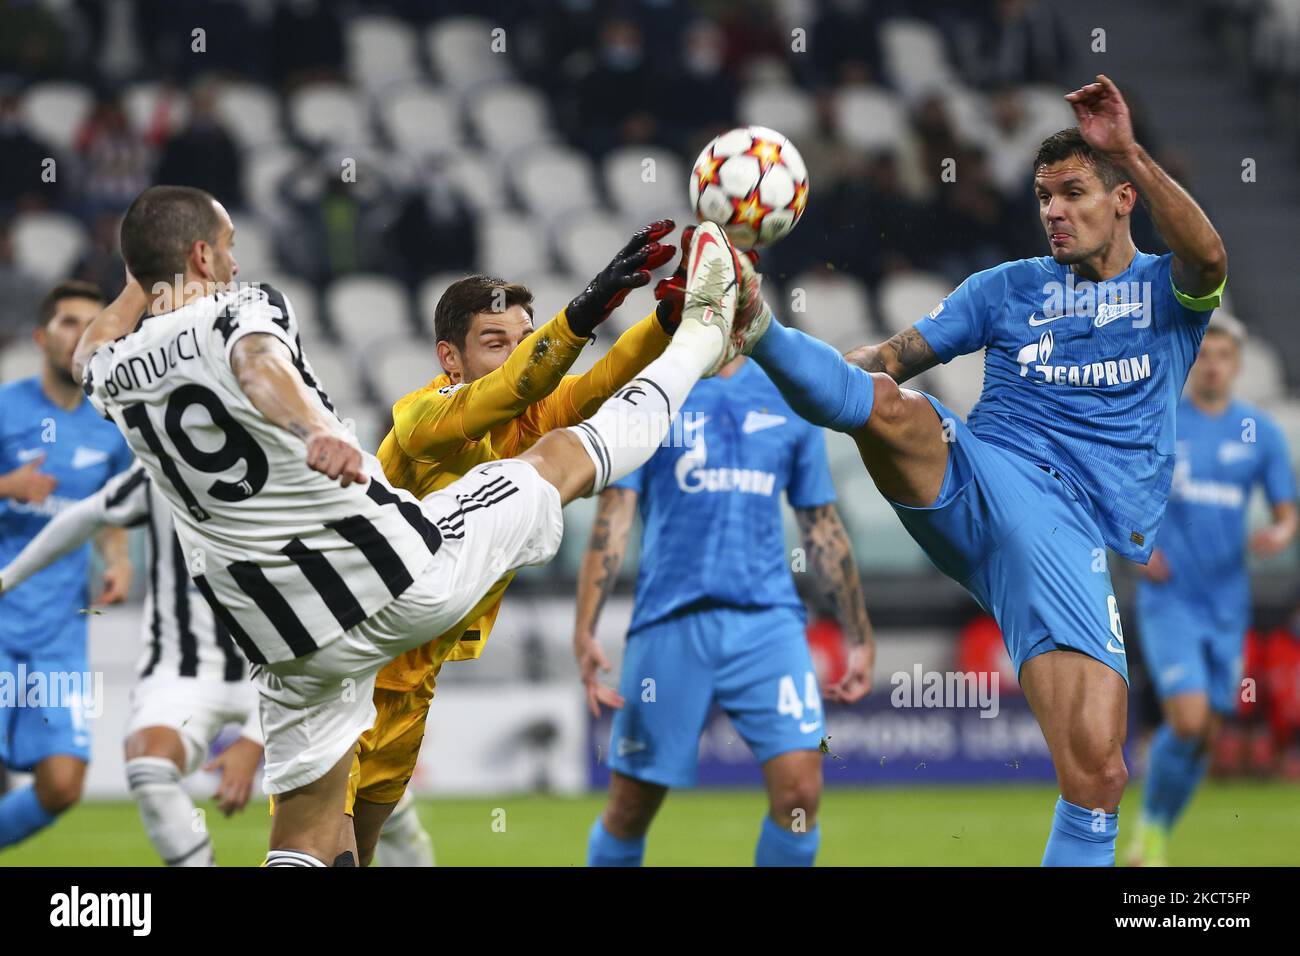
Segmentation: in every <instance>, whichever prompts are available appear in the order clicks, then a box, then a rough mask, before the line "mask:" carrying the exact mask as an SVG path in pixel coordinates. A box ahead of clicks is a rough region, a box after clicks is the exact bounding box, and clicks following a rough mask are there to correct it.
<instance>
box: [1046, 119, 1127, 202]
mask: <svg viewBox="0 0 1300 956" xmlns="http://www.w3.org/2000/svg"><path fill="white" fill-rule="evenodd" d="M1076 156H1077V157H1078V158H1079V159H1082V160H1083V161H1084V162H1085V163H1087V164H1088V165H1089V166H1091V167H1092V168H1093V171H1094V172H1095V173H1096V174H1097V178H1098V179H1100V180H1101V183H1102V185H1103V186H1105V187H1106V188H1107V189H1114V188H1115V187H1116V186H1118V185H1119V184H1120V183H1126V182H1130V179H1129V176H1128V174H1127V173H1126V172H1124V169H1123V167H1121V166H1120V165H1119V164H1118V163H1116V162H1115V161H1114V160H1112V159H1111V158H1110V157H1109V156H1107V155H1106V154H1105V153H1102V152H1100V151H1098V150H1095V149H1093V148H1092V146H1090V145H1089V144H1088V141H1087V140H1086V139H1084V138H1083V134H1082V133H1080V132H1079V127H1077V126H1071V127H1070V128H1069V129H1063V130H1061V131H1060V132H1059V133H1053V134H1052V135H1051V136H1049V137H1047V139H1045V140H1043V141H1042V142H1041V143H1040V144H1039V145H1038V152H1037V153H1036V154H1035V155H1034V172H1037V171H1038V170H1039V169H1041V168H1042V167H1043V166H1047V165H1050V164H1052V163H1059V162H1060V161H1061V160H1063V159H1072V158H1074V157H1076Z"/></svg>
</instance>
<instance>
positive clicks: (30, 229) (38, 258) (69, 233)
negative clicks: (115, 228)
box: [12, 212, 86, 282]
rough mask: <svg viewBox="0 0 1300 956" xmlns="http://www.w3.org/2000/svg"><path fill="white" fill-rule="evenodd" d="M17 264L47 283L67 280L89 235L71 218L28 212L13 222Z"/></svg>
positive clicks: (60, 214)
mask: <svg viewBox="0 0 1300 956" xmlns="http://www.w3.org/2000/svg"><path fill="white" fill-rule="evenodd" d="M12 238H13V246H14V263H15V264H16V265H17V266H18V268H20V269H21V270H22V271H24V272H27V273H30V274H31V275H33V276H36V277H37V278H38V279H41V280H43V281H45V282H57V281H59V280H60V279H65V278H67V276H68V274H69V273H70V272H71V271H72V267H73V266H75V265H76V264H77V260H78V259H79V258H80V257H81V253H82V250H83V249H85V247H86V234H85V231H84V230H83V229H82V227H81V223H79V222H78V221H77V220H76V219H74V218H73V217H72V216H69V215H67V214H65V213H61V212H29V213H23V214H22V215H20V216H17V217H15V219H14V220H13V233H12Z"/></svg>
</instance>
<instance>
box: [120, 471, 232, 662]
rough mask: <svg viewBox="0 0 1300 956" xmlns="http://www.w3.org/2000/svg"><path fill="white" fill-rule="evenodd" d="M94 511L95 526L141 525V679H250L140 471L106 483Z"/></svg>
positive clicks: (163, 505)
mask: <svg viewBox="0 0 1300 956" xmlns="http://www.w3.org/2000/svg"><path fill="white" fill-rule="evenodd" d="M95 508H96V519H97V521H96V523H97V524H108V525H115V526H117V527H121V528H131V527H136V526H138V525H143V526H144V527H145V529H146V533H147V536H148V539H149V567H148V574H147V578H146V581H147V583H148V588H147V590H146V592H145V598H144V619H143V623H142V627H141V630H142V631H143V637H144V648H143V650H142V651H141V654H140V665H139V666H140V677H141V678H146V677H153V676H154V675H169V676H172V677H199V678H203V679H206V680H226V681H240V680H244V679H245V678H246V677H247V675H248V664H247V662H246V661H245V660H244V655H242V654H240V653H239V651H238V649H236V647H235V642H234V641H233V640H232V639H231V637H230V631H229V630H228V629H227V628H226V626H225V625H224V624H222V623H220V622H219V621H217V620H216V618H215V617H213V614H212V609H211V608H210V607H208V603H207V601H205V600H204V599H203V596H202V595H201V594H200V593H199V590H198V588H196V587H195V586H194V582H193V581H191V580H190V575H189V562H190V556H189V555H187V554H186V553H185V549H184V547H183V546H182V545H181V542H180V539H179V538H178V537H176V529H175V526H174V525H173V524H172V514H171V505H170V504H168V503H167V499H166V498H164V497H163V496H162V493H161V492H160V491H158V489H157V488H156V487H155V486H154V483H153V482H152V481H150V480H149V473H148V472H146V471H145V469H144V466H143V465H136V466H135V467H134V468H130V469H128V470H126V471H124V472H122V474H120V475H118V476H117V477H116V478H113V479H112V480H111V481H109V483H108V484H106V485H105V486H104V487H103V488H102V489H100V491H99V493H98V494H96V495H95Z"/></svg>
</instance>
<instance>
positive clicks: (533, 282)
mask: <svg viewBox="0 0 1300 956" xmlns="http://www.w3.org/2000/svg"><path fill="white" fill-rule="evenodd" d="M590 280H591V277H590V276H588V277H587V278H586V279H579V278H578V277H577V276H573V275H565V274H564V273H562V272H541V273H536V274H534V275H528V276H519V277H517V278H516V281H519V282H522V283H523V284H524V285H526V286H528V288H529V290H530V291H531V292H532V293H533V327H534V328H536V327H538V326H541V325H543V324H544V323H546V322H549V321H550V320H551V319H552V318H554V317H555V316H556V315H557V314H558V313H559V311H560V310H561V309H563V308H564V307H565V306H566V305H568V304H569V300H570V299H572V298H573V297H574V296H575V295H577V294H578V293H579V292H580V291H582V289H583V287H584V286H586V284H587V283H588V282H589V281H590Z"/></svg>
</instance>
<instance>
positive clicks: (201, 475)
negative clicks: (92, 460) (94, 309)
mask: <svg viewBox="0 0 1300 956" xmlns="http://www.w3.org/2000/svg"><path fill="white" fill-rule="evenodd" d="M251 334H263V335H270V336H273V337H274V338H276V339H278V340H279V341H280V342H282V343H283V344H284V345H285V346H286V347H287V348H288V350H289V354H290V355H291V356H292V360H293V362H294V364H295V366H296V367H297V369H298V373H299V374H300V375H301V376H302V380H303V382H304V383H305V384H306V385H307V387H308V389H309V390H310V391H311V393H312V395H313V399H314V400H315V401H316V402H318V403H319V406H320V407H321V408H322V409H323V410H325V411H328V412H329V413H331V418H332V420H333V421H336V422H338V419H337V416H334V415H333V411H334V410H333V406H332V405H331V404H330V402H329V398H328V397H327V395H326V393H325V391H324V389H323V388H322V387H321V385H320V383H319V382H318V381H317V379H316V376H315V374H314V373H313V371H312V369H311V365H310V363H309V362H308V361H307V358H306V356H305V355H304V354H303V350H302V345H301V342H300V340H299V336H298V323H297V320H296V319H295V317H294V313H293V308H292V306H291V305H290V304H289V303H288V301H287V300H286V299H285V298H284V296H283V295H281V294H280V293H279V292H278V291H276V290H275V289H273V288H271V287H269V286H262V287H260V288H259V287H257V286H247V287H243V288H241V289H240V290H238V291H235V292H227V293H220V294H217V295H211V296H207V297H205V298H202V299H197V300H195V301H193V302H191V303H190V304H188V305H186V306H183V307H181V308H179V309H176V310H174V311H172V312H166V313H163V314H160V315H154V316H146V317H145V318H144V319H143V320H141V322H140V324H139V325H138V326H137V328H136V329H135V331H133V332H131V333H129V334H127V335H125V336H123V337H122V338H120V339H117V340H116V341H114V342H111V343H108V344H106V345H104V346H103V347H101V348H100V349H99V350H98V351H96V352H95V354H94V355H93V356H92V357H91V359H90V361H89V363H87V366H86V375H85V387H86V393H87V394H88V395H89V396H90V400H91V401H92V402H93V403H94V405H95V407H96V408H97V409H98V410H99V411H100V412H101V414H104V415H106V416H107V417H109V418H111V419H112V420H113V421H114V422H115V423H116V424H117V426H118V428H120V429H121V430H122V433H123V434H124V435H125V436H126V440H127V442H128V443H129V444H130V446H131V449H132V450H133V451H134V452H135V455H136V457H137V458H138V459H139V461H140V463H141V464H142V465H143V466H144V467H145V470H146V471H147V472H148V474H149V477H150V479H151V480H152V481H153V483H154V485H155V486H156V487H157V489H158V491H159V492H160V493H161V494H162V495H163V497H164V498H165V499H166V500H167V502H168V503H169V505H170V506H171V510H172V516H173V519H174V522H175V526H176V535H177V538H178V539H179V541H180V544H181V547H182V550H183V552H184V557H185V563H186V566H187V567H188V570H189V574H190V576H191V578H192V579H193V581H194V583H195V586H196V587H197V588H198V589H199V591H200V593H202V594H203V596H204V597H205V598H206V599H207V601H208V603H209V604H210V605H211V607H212V609H213V611H214V613H215V614H216V618H217V620H219V621H220V622H221V623H222V624H224V625H225V627H226V628H227V629H228V630H229V632H230V635H231V637H232V639H233V640H234V641H235V643H236V645H238V647H239V648H240V649H241V650H242V651H243V652H244V654H245V655H246V656H247V657H248V659H249V660H250V661H252V662H253V663H257V664H260V663H266V662H272V661H283V660H289V659H292V658H296V657H301V656H303V655H305V654H309V653H311V652H312V651H314V650H316V649H317V648H319V647H322V646H324V645H325V644H328V643H329V642H331V641H333V640H334V639H335V638H337V637H338V636H339V635H340V634H342V633H343V631H344V630H346V629H348V628H350V627H354V626H355V625H357V624H359V623H361V622H362V621H363V620H365V619H366V618H367V617H369V616H370V615H372V614H374V613H375V612H377V611H379V610H380V609H382V608H383V607H384V606H385V605H387V604H388V602H389V601H391V600H393V599H394V598H395V597H397V596H398V595H400V594H402V592H403V591H405V589H406V588H407V587H408V586H409V585H410V584H411V582H412V581H413V580H414V578H415V576H416V575H418V574H420V573H421V572H422V571H423V570H424V569H425V568H426V567H427V566H428V564H429V562H430V561H431V559H432V555H433V554H434V553H436V551H437V550H438V547H439V546H440V544H441V538H440V535H439V532H438V529H437V528H436V527H434V525H433V524H432V523H431V522H430V521H429V520H428V519H427V518H426V517H425V515H424V512H423V511H422V510H421V509H420V506H419V503H418V502H417V501H416V500H415V498H414V497H412V495H411V494H410V493H409V492H406V491H402V490H395V489H394V488H393V487H392V486H391V485H390V484H389V483H388V481H387V480H386V479H385V478H384V473H383V469H382V468H381V467H380V465H379V462H378V461H376V460H375V458H374V456H372V455H363V462H364V468H365V470H366V472H367V474H368V475H369V481H367V482H366V483H365V484H363V485H356V484H353V485H350V486H348V487H347V488H344V487H341V486H340V485H339V483H338V482H337V481H332V480H330V479H329V478H327V477H326V476H324V475H322V474H320V473H319V472H315V471H312V470H310V469H309V468H308V467H307V465H306V446H305V445H304V443H303V441H302V440H301V439H300V438H298V437H297V436H295V435H293V434H291V433H289V432H288V431H285V430H284V429H282V428H280V427H278V426H276V425H274V424H272V423H271V422H270V421H269V420H268V419H267V418H265V417H264V416H263V415H262V413H261V412H259V411H258V410H257V409H256V408H255V407H254V405H253V404H252V402H251V401H249V399H248V397H247V396H246V395H245V394H244V392H243V390H242V389H241V388H240V385H239V381H238V379H237V378H236V376H235V374H234V372H233V370H232V369H231V366H230V354H231V350H232V349H233V348H234V346H235V343H237V342H238V341H239V340H240V339H242V338H243V337H244V336H246V335H251ZM338 433H339V434H340V435H341V436H344V437H346V438H347V439H348V440H350V441H355V439H353V438H352V436H351V434H350V433H349V432H348V431H347V429H346V428H345V427H344V426H343V424H342V422H338Z"/></svg>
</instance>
